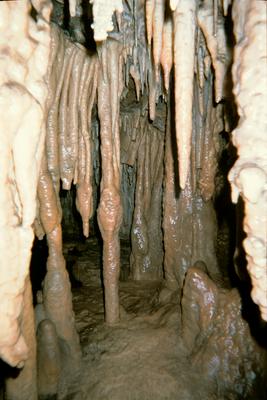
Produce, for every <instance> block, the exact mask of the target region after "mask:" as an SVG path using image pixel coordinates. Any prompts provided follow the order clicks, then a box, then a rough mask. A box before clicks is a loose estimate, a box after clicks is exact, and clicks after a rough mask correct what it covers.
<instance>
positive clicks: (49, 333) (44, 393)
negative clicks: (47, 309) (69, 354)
mask: <svg viewBox="0 0 267 400" xmlns="http://www.w3.org/2000/svg"><path fill="white" fill-rule="evenodd" d="M37 360H38V364H37V371H38V394H39V396H40V397H49V396H50V397H52V396H56V395H57V393H58V385H59V379H60V370H61V357H60V344H59V339H58V336H57V331H56V328H55V325H54V324H53V322H51V321H50V320H48V319H44V320H42V321H41V322H40V324H39V326H38V331H37Z"/></svg>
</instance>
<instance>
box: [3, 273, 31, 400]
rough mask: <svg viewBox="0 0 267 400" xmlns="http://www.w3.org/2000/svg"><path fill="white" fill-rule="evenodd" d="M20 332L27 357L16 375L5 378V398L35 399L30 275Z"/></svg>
mask: <svg viewBox="0 0 267 400" xmlns="http://www.w3.org/2000/svg"><path fill="white" fill-rule="evenodd" d="M21 332H22V335H23V337H24V338H25V342H26V345H27V346H28V349H29V356H28V359H27V360H26V361H25V365H24V367H23V368H22V369H21V370H20V372H19V374H18V376H16V377H10V378H8V379H7V380H6V399H7V400H37V397H38V396H37V370H36V366H37V365H36V338H35V325H34V312H33V306H32V285H31V281H30V277H29V276H28V277H27V278H26V281H25V291H24V295H23V311H22V323H21Z"/></svg>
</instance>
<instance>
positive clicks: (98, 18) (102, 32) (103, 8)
mask: <svg viewBox="0 0 267 400" xmlns="http://www.w3.org/2000/svg"><path fill="white" fill-rule="evenodd" d="M91 3H92V4H93V16H94V23H93V25H92V28H93V30H94V39H95V41H96V42H101V41H103V40H106V38H107V32H110V31H112V30H113V28H114V26H113V22H112V15H113V13H114V11H116V12H117V13H122V11H123V6H122V0H109V1H108V2H107V1H105V0H91Z"/></svg>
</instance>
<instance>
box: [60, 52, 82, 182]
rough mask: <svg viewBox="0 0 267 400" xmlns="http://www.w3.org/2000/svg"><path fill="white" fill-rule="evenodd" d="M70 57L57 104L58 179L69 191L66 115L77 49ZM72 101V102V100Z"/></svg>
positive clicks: (67, 117) (70, 172) (70, 171)
mask: <svg viewBox="0 0 267 400" xmlns="http://www.w3.org/2000/svg"><path fill="white" fill-rule="evenodd" d="M70 52H71V56H70V60H69V62H68V65H67V69H66V73H65V77H64V84H63V88H62V93H61V98H60V104H59V135H58V148H59V165H60V177H61V180H62V186H63V189H70V186H71V181H72V178H73V175H72V169H71V166H70V165H69V161H70V157H69V151H70V152H71V150H72V149H69V148H68V146H69V143H68V137H69V132H68V129H69V114H68V92H69V86H70V79H71V72H72V67H73V62H74V59H75V54H77V53H78V52H79V50H78V48H75V46H72V47H71V48H70ZM72 101H73V100H72Z"/></svg>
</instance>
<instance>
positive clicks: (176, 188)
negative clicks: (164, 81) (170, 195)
mask: <svg viewBox="0 0 267 400" xmlns="http://www.w3.org/2000/svg"><path fill="white" fill-rule="evenodd" d="M174 94H175V93H174V72H173V68H172V71H171V74H170V85H169V99H168V108H169V110H168V112H167V118H170V133H169V134H170V135H171V152H172V163H173V174H174V182H175V185H174V196H175V199H176V200H178V199H179V196H180V193H181V189H180V179H179V153H178V147H177V141H176V133H175V132H176V127H175V104H174V103H175V102H174V101H172V100H173V99H174V98H175V96H174ZM168 114H170V116H168ZM167 133H168V132H167ZM166 140H168V139H167V138H166Z"/></svg>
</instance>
